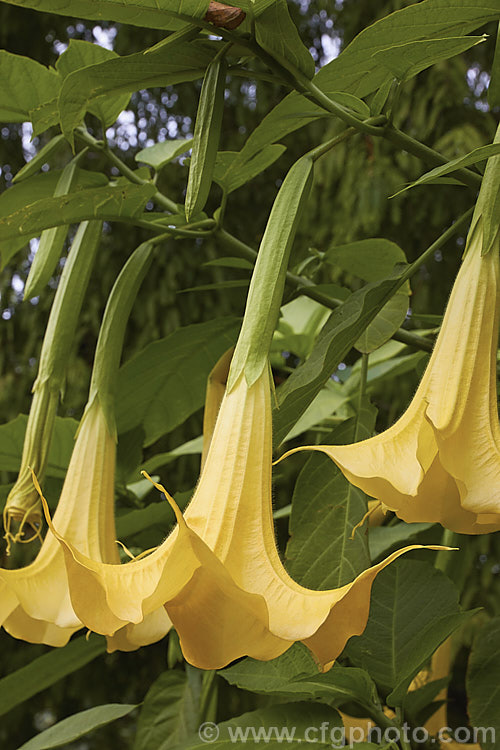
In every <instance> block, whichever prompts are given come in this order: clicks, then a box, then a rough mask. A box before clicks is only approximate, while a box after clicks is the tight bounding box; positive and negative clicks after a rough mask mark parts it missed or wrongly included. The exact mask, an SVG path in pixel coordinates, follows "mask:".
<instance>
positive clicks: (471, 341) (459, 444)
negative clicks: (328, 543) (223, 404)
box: [299, 220, 500, 534]
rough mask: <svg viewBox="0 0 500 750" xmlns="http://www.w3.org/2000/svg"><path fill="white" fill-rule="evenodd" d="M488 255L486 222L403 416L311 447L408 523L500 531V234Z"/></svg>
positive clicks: (461, 530) (477, 232)
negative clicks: (367, 434) (378, 429)
mask: <svg viewBox="0 0 500 750" xmlns="http://www.w3.org/2000/svg"><path fill="white" fill-rule="evenodd" d="M481 248H482V221H481V220H480V221H479V222H478V224H476V227H475V229H474V231H473V233H472V237H471V238H470V240H469V243H468V249H467V252H466V255H465V258H464V260H463V263H462V266H461V268H460V270H459V273H458V276H457V278H456V281H455V284H454V286H453V290H452V292H451V296H450V300H449V302H448V306H447V309H446V312H445V315H444V319H443V323H442V326H441V330H440V333H439V336H438V338H437V341H436V344H435V347H434V350H433V353H432V356H431V358H430V361H429V364H428V365H427V369H426V371H425V373H424V375H423V377H422V380H421V382H420V385H419V387H418V390H417V392H416V393H415V396H414V398H413V400H412V402H411V403H410V405H409V407H408V409H407V410H406V412H405V413H404V414H403V415H402V417H401V418H400V419H399V420H398V421H397V422H396V423H395V424H394V425H393V426H392V427H390V428H389V429H387V430H385V431H384V432H382V433H380V434H379V435H377V436H375V437H372V438H369V439H368V440H363V441H361V442H359V443H355V444H353V445H345V446H344V445H332V446H329V445H317V446H309V449H311V450H319V451H322V452H324V453H326V455H328V456H329V457H330V458H331V459H332V460H333V461H335V463H336V464H337V466H339V468H340V469H341V470H342V472H343V473H344V474H345V476H346V477H347V479H348V480H349V481H350V482H352V484H355V485H356V486H357V487H360V488H361V489H362V490H363V491H364V492H366V493H367V494H368V495H371V496H372V497H375V498H378V499H379V500H380V501H381V502H382V503H383V505H384V506H385V507H386V508H389V509H390V510H393V511H394V512H395V513H396V514H397V515H398V516H399V518H401V519H403V520H404V521H407V522H416V521H427V522H438V523H440V524H442V525H443V526H444V527H446V528H448V529H451V530H452V531H455V532H459V533H466V534H483V533H487V532H490V531H497V530H498V529H500V426H499V421H498V411H497V390H496V365H497V343H498V315H499V309H500V288H499V257H498V256H499V235H498V234H497V237H496V240H495V243H494V246H493V247H492V249H491V250H490V252H489V253H487V254H486V255H481ZM299 450H300V449H299Z"/></svg>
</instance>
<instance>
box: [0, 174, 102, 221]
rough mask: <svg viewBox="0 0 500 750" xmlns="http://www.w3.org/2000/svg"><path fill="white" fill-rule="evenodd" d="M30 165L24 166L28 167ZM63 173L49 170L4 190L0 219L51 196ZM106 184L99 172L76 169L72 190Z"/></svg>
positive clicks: (0, 206)
mask: <svg viewBox="0 0 500 750" xmlns="http://www.w3.org/2000/svg"><path fill="white" fill-rule="evenodd" d="M30 163H31V162H29V163H28V164H27V165H26V166H29V164H30ZM63 171H64V170H62V169H51V170H50V171H49V172H42V174H37V175H34V176H31V177H29V178H26V179H25V180H22V182H19V184H17V185H13V186H12V187H10V188H9V189H8V190H5V191H4V192H3V193H2V194H1V195H0V219H3V218H5V217H7V216H9V214H12V213H14V211H17V210H18V209H21V208H23V207H25V206H28V205H30V204H31V203H35V202H36V201H38V200H42V199H43V198H46V197H47V196H49V195H53V194H54V191H55V189H56V187H57V184H58V182H59V180H60V178H61V176H62V174H63ZM107 184H108V180H107V178H106V177H105V175H103V174H101V173H100V172H89V171H87V170H86V169H80V168H78V169H77V171H76V175H75V183H74V186H73V188H74V190H75V191H76V190H81V189H84V188H96V187H101V186H102V185H107Z"/></svg>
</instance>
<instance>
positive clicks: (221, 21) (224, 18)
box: [204, 0, 246, 29]
mask: <svg viewBox="0 0 500 750" xmlns="http://www.w3.org/2000/svg"><path fill="white" fill-rule="evenodd" d="M245 15H246V13H245V12H244V11H243V10H241V8H233V7H232V6H231V5H224V4H223V3H217V2H215V0H211V2H210V5H209V6H208V10H207V12H206V13H205V16H204V20H205V21H208V22H209V23H213V25H214V26H218V27H219V28H221V29H236V28H237V27H238V26H239V25H240V23H242V22H243V21H244V19H245Z"/></svg>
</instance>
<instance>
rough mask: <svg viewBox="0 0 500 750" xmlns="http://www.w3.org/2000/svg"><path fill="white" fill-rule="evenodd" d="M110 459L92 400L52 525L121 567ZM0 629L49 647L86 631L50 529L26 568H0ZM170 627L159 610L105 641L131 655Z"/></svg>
mask: <svg viewBox="0 0 500 750" xmlns="http://www.w3.org/2000/svg"><path fill="white" fill-rule="evenodd" d="M115 454H116V441H115V438H114V437H113V436H112V435H111V434H110V432H109V429H108V426H107V422H106V419H105V416H104V413H103V411H102V409H101V408H100V405H99V402H98V399H96V400H95V401H94V403H93V404H92V406H91V407H90V408H89V409H88V410H87V411H86V413H85V415H84V417H83V419H82V422H81V425H80V428H79V431H78V436H77V440H76V443H75V446H74V450H73V453H72V456H71V461H70V464H69V467H68V472H67V475H66V478H65V481H64V486H63V489H62V492H61V497H60V499H59V503H58V506H57V510H56V512H55V514H54V523H56V524H57V527H58V528H59V529H60V530H61V531H63V533H64V534H65V536H66V537H67V538H68V539H69V540H71V543H72V544H74V545H75V547H76V548H77V549H80V550H82V551H83V552H84V553H85V554H87V555H89V556H90V557H92V558H94V559H96V560H101V561H107V562H114V563H118V562H119V557H118V552H117V547H116V544H115V523H114V511H113V504H114V469H115ZM0 624H2V625H3V627H4V628H5V630H6V631H7V632H8V633H10V634H11V635H12V636H14V637H15V638H20V639H22V640H25V641H29V642H31V643H45V644H48V645H50V646H64V645H65V644H66V643H67V642H68V640H69V638H70V637H71V635H72V634H73V633H74V632H76V631H77V630H79V629H80V628H82V627H83V625H82V622H81V620H80V619H79V618H78V616H77V615H76V614H75V611H74V609H73V607H72V605H71V599H70V592H69V588H68V579H67V575H66V568H65V564H64V555H63V552H62V549H61V546H60V544H59V542H58V541H57V539H56V538H55V537H54V535H53V534H52V532H51V531H50V530H49V531H48V532H47V535H46V537H45V539H44V541H43V544H42V547H41V549H40V552H39V553H38V555H37V557H36V558H35V560H34V561H33V562H32V563H31V564H30V565H27V566H26V567H24V568H19V569H15V570H5V569H3V568H0ZM169 627H170V622H169V620H168V617H167V616H166V613H165V612H164V610H161V611H160V612H159V613H153V614H152V615H151V617H150V618H148V620H147V621H145V622H144V623H143V624H142V628H139V629H137V628H136V629H131V628H130V627H129V628H128V630H127V631H125V630H124V631H122V632H120V633H117V634H116V636H115V639H114V640H113V639H110V641H109V642H108V647H109V650H115V649H116V648H120V649H121V650H131V649H134V648H138V647H139V646H140V645H142V644H143V643H151V642H152V641H153V640H159V639H160V638H161V637H163V635H164V634H165V633H166V632H167V630H168V628H169ZM141 631H142V632H141Z"/></svg>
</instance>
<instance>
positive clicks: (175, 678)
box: [133, 670, 200, 750]
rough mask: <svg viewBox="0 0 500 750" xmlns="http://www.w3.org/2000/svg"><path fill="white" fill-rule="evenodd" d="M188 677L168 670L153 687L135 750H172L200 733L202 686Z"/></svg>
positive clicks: (138, 726)
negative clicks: (199, 718)
mask: <svg viewBox="0 0 500 750" xmlns="http://www.w3.org/2000/svg"><path fill="white" fill-rule="evenodd" d="M188 675H189V673H188ZM188 675H186V673H184V672H180V671H178V670H175V671H174V670H168V671H167V672H163V673H162V674H161V675H160V676H159V677H158V679H157V680H156V681H155V682H154V683H153V684H152V686H151V687H150V689H149V690H148V693H147V695H146V697H145V699H144V703H143V706H142V709H141V713H140V714H139V719H138V722H137V734H136V737H135V742H134V748H133V750H152V749H153V748H154V750H168V748H172V747H177V745H178V744H179V743H181V742H183V741H185V740H186V739H187V738H188V737H189V735H190V734H193V733H194V732H195V731H196V730H197V729H198V725H199V720H198V713H199V700H200V695H199V684H198V683H197V682H196V681H194V680H190V679H189V676H188Z"/></svg>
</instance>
